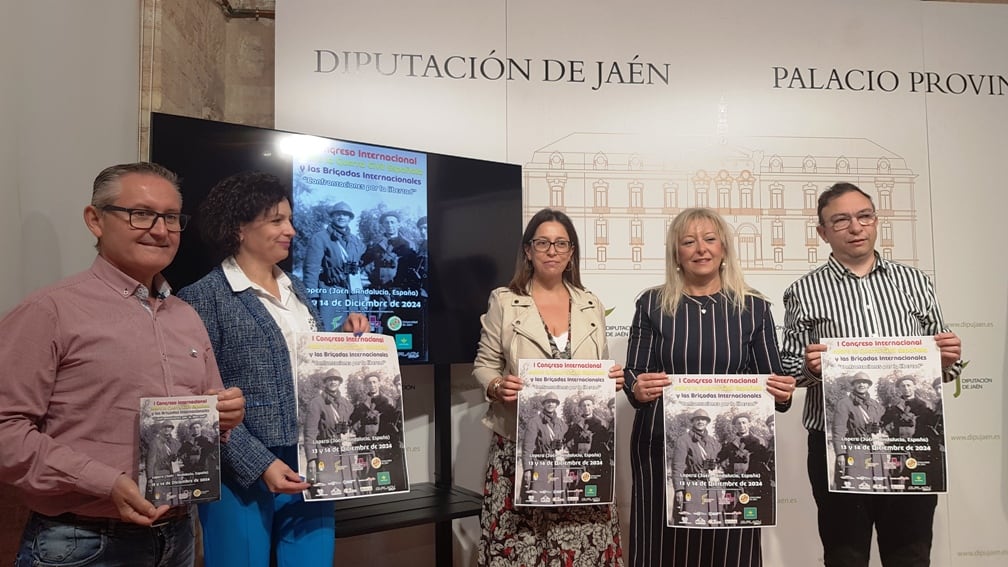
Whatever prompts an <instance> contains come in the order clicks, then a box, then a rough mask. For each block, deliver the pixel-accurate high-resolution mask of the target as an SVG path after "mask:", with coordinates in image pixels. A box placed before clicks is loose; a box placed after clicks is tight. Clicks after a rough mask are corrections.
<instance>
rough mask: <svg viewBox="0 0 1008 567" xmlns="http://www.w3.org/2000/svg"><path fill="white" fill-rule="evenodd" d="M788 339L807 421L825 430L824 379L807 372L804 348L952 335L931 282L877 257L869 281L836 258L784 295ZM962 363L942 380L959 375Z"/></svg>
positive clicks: (784, 358)
mask: <svg viewBox="0 0 1008 567" xmlns="http://www.w3.org/2000/svg"><path fill="white" fill-rule="evenodd" d="M784 309H785V312H784V340H783V341H782V345H781V347H782V348H781V362H782V364H783V365H784V371H785V372H787V373H788V374H790V375H792V376H794V377H795V379H796V380H797V381H798V386H802V387H806V388H808V390H807V392H806V395H805V409H804V411H803V412H802V422H803V423H804V424H805V428H806V429H814V430H816V431H824V430H825V422H824V419H823V399H822V378H820V377H819V376H815V375H813V374H811V373H810V372H809V371H808V369H807V368H805V346H806V345H809V344H814V343H819V342H820V339H822V338H841V337H906V336H930V335H936V334H938V333H942V332H947V331H948V327H946V326H945V324H944V323H943V322H942V315H941V308H940V307H939V306H938V300H937V298H936V297H935V293H934V284H933V283H932V282H931V278H929V277H928V276H927V274H925V273H924V272H922V271H921V270H918V269H917V268H912V267H910V266H905V265H903V264H897V263H895V262H889V261H887V260H884V259H882V258H881V257H880V256H879V255H878V253H876V254H875V266H874V267H873V268H872V269H871V271H870V272H868V274H867V275H865V276H864V277H859V276H858V275H856V274H855V273H853V272H851V271H850V270H848V269H847V268H846V267H844V265H843V264H841V263H840V262H839V261H837V260H836V258H834V257H833V255H832V254H831V255H830V258H829V261H827V262H826V263H825V264H823V265H822V266H820V267H818V268H816V269H815V270H812V271H811V272H809V273H808V274H806V275H804V276H802V277H801V278H800V279H798V281H796V282H794V283H793V284H791V285H790V286H789V287H788V288H787V290H786V291H785V292H784ZM961 369H962V367H961V365H960V364H959V363H958V362H957V363H956V364H954V365H952V366H951V367H950V368H947V369H945V371H944V373H943V380H944V381H946V382H950V381H952V380H954V379H955V377H956V376H958V374H959V372H960V370H961Z"/></svg>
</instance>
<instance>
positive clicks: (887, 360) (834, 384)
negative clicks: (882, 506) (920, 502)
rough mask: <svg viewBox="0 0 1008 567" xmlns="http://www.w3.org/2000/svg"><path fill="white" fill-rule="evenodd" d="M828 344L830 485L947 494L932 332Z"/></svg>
mask: <svg viewBox="0 0 1008 567" xmlns="http://www.w3.org/2000/svg"><path fill="white" fill-rule="evenodd" d="M822 342H823V343H824V344H826V346H827V350H826V352H825V353H823V358H822V364H823V369H822V377H823V397H824V400H823V405H824V407H825V411H826V415H825V417H826V452H827V457H828V458H827V462H826V466H827V476H828V478H829V489H830V490H831V491H835V492H884V493H894V494H912V493H923V492H927V493H933V492H945V491H946V490H947V481H946V478H947V475H946V470H947V468H946V467H947V463H946V460H947V459H946V454H945V421H944V420H945V418H944V412H943V403H942V387H941V386H942V378H941V376H942V371H941V353H940V352H939V350H938V347H937V345H936V344H935V341H934V338H933V337H871V338H839V339H823V341H822Z"/></svg>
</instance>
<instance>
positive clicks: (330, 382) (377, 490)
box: [297, 333, 409, 500]
mask: <svg viewBox="0 0 1008 567" xmlns="http://www.w3.org/2000/svg"><path fill="white" fill-rule="evenodd" d="M297 341H298V342H297V404H298V440H299V441H298V455H299V457H298V472H299V473H300V475H301V476H302V477H304V478H305V480H306V481H307V482H308V483H309V484H311V488H309V489H308V490H306V491H305V492H304V498H305V500H343V499H348V498H357V497H362V496H375V495H379V494H390V493H395V492H409V480H408V475H407V469H406V452H405V444H404V441H403V411H402V379H401V375H400V373H399V357H398V355H397V353H396V345H395V339H393V338H392V337H390V336H387V335H378V334H372V333H365V334H363V335H360V336H355V335H353V334H352V333H299V334H298V337H297Z"/></svg>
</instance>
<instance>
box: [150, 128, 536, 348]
mask: <svg viewBox="0 0 1008 567" xmlns="http://www.w3.org/2000/svg"><path fill="white" fill-rule="evenodd" d="M150 159H151V161H154V162H156V163H159V164H161V165H164V166H165V167H167V168H168V169H171V170H172V171H174V172H176V173H177V174H179V177H180V179H181V189H182V194H183V212H185V213H188V214H193V215H194V218H193V221H192V222H191V223H190V226H189V227H187V229H186V230H185V231H184V232H183V233H182V241H181V243H180V247H179V253H178V255H177V256H176V259H175V261H174V262H173V263H172V265H171V266H169V267H168V268H167V269H166V270H165V275H166V277H167V278H168V281H169V282H170V283H171V284H172V286H173V288H175V289H179V288H181V287H183V286H185V285H187V284H189V283H191V282H194V281H196V280H197V279H199V278H200V277H202V276H203V275H204V274H206V273H207V272H209V271H210V269H212V268H213V267H214V266H215V265H216V264H217V263H218V262H219V261H220V259H219V258H214V257H213V256H212V255H211V254H210V253H209V251H208V250H207V247H206V246H205V245H204V244H203V243H202V241H201V238H200V235H199V232H200V231H199V224H200V222H201V219H200V218H199V215H198V210H199V204H200V202H202V200H203V199H204V198H205V197H206V195H207V193H208V192H209V191H210V189H211V188H212V187H213V186H214V185H215V184H216V183H217V182H218V181H220V180H221V179H223V178H225V177H228V176H229V175H233V174H235V173H239V172H242V171H249V170H258V171H265V172H268V173H272V174H274V175H276V176H277V177H279V178H280V179H281V180H283V181H285V182H288V183H289V184H290V187H291V191H292V203H291V206H292V209H293V212H294V227H295V229H296V230H297V235H296V237H295V240H294V243H293V245H292V247H291V254H290V256H289V257H288V258H287V260H285V261H284V262H282V263H281V267H282V268H284V269H285V270H288V271H290V272H291V273H293V274H294V275H295V276H296V277H298V278H300V279H301V280H302V281H303V282H304V283H305V285H306V287H307V289H308V291H309V300H310V301H312V302H313V303H314V304H315V305H316V307H317V308H318V310H319V312H320V315H321V319H322V320H321V324H322V327H323V330H325V331H331V330H338V328H339V326H340V324H341V323H342V320H343V318H345V317H346V315H347V314H348V313H349V312H351V311H356V312H360V313H363V314H365V315H366V316H367V317H368V318H369V320H370V321H371V326H372V332H376V333H381V334H386V335H389V336H392V337H393V338H394V339H395V342H396V348H397V350H398V352H399V358H400V363H403V364H413V363H467V362H472V360H473V358H474V356H475V350H476V344H477V342H478V341H479V331H480V323H479V318H480V315H482V314H483V313H484V312H485V310H486V305H487V304H486V302H487V297H488V296H489V293H490V291H491V290H492V289H493V288H494V287H497V286H500V285H505V284H506V283H507V281H508V280H509V279H510V276H511V274H512V273H513V270H514V265H515V258H516V251H517V249H518V243H519V241H520V240H521V230H522V217H521V214H522V213H521V168H520V167H519V166H517V165H513V164H506V163H500V162H492V161H486V160H478V159H471V158H465V157H460V156H448V155H443V154H435V153H430V152H423V151H416V150H409V149H402V148H393V147H388V146H381V145H376V144H370V143H361V142H357V141H349V140H340V139H336V138H328V137H319V136H309V135H304V134H297V133H291V132H283V131H279V130H271V129H268V128H257V127H252V126H243V125H239V124H228V123H223V122H216V121H211V120H202V119H196V118H187V117H181V116H173V115H169V114H161V113H152V114H151V158H150Z"/></svg>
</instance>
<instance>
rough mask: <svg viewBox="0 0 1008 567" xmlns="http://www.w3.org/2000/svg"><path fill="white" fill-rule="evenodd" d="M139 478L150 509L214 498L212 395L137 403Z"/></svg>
mask: <svg viewBox="0 0 1008 567" xmlns="http://www.w3.org/2000/svg"><path fill="white" fill-rule="evenodd" d="M139 448H140V451H139V454H140V468H139V470H140V478H139V479H138V483H137V485H138V486H139V487H140V491H141V493H142V494H144V497H145V498H146V499H147V500H149V501H150V502H152V503H154V505H155V506H160V505H162V504H168V505H171V506H176V505H179V504H189V503H195V502H211V501H214V500H218V499H219V498H220V422H219V420H218V414H217V396H182V397H178V396H175V397H158V398H141V399H140V439H139Z"/></svg>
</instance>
